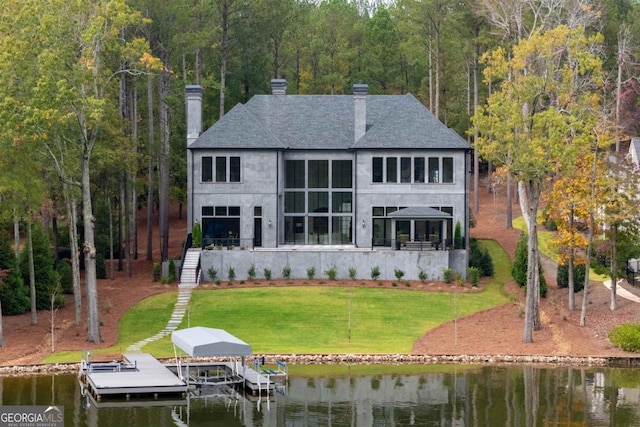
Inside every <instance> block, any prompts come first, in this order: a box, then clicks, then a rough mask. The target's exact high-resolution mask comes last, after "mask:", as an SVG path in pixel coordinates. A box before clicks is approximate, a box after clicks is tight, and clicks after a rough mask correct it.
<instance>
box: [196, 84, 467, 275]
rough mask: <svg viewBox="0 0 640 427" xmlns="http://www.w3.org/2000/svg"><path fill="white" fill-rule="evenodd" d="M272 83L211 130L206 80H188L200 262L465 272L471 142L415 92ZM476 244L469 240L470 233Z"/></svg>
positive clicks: (242, 267) (302, 269)
mask: <svg viewBox="0 0 640 427" xmlns="http://www.w3.org/2000/svg"><path fill="white" fill-rule="evenodd" d="M286 86H287V84H286V81H285V80H272V82H271V87H272V94H271V95H256V96H254V97H253V98H251V100H249V102H247V103H246V104H238V105H236V106H235V107H234V108H233V109H232V110H231V111H229V112H228V113H227V114H225V116H224V117H223V118H222V119H220V120H219V121H218V122H217V123H216V124H215V125H213V126H212V127H211V128H209V129H207V130H206V131H204V132H202V117H201V116H202V105H201V103H202V88H201V87H200V86H188V87H187V88H186V98H187V168H188V214H187V217H188V218H187V221H188V224H187V226H188V229H189V230H191V229H192V227H193V225H194V224H195V222H196V221H197V222H199V224H200V226H201V228H202V234H203V251H202V253H201V255H200V263H201V267H202V271H203V272H206V271H207V270H208V268H209V267H214V268H216V269H217V270H218V272H219V273H220V274H219V277H224V273H225V272H226V271H227V269H228V267H230V266H231V267H233V268H234V270H235V271H236V272H237V275H238V276H237V277H238V278H243V275H244V274H245V272H246V271H247V269H248V268H249V266H250V265H252V264H253V265H254V266H255V269H256V271H257V274H258V276H259V275H260V273H261V272H262V271H264V268H268V269H270V270H271V271H272V272H273V275H274V277H278V276H279V275H280V272H281V271H282V269H283V268H284V267H285V266H289V267H290V268H291V270H292V277H306V271H307V269H308V268H310V267H314V268H315V269H316V271H317V277H321V276H322V275H323V272H324V271H326V270H327V269H330V268H332V267H336V269H337V270H338V276H339V277H348V270H349V268H350V267H352V268H355V270H356V271H357V276H359V278H369V277H370V271H371V269H372V268H374V267H377V268H378V269H380V271H381V276H380V278H382V279H393V278H394V271H395V269H401V270H403V271H404V272H405V276H404V277H405V278H406V279H417V278H418V276H419V273H420V272H421V271H422V272H424V273H426V274H427V275H428V276H429V277H430V278H432V279H438V278H441V277H442V272H443V270H444V269H445V268H452V269H453V270H454V271H458V272H460V273H461V274H462V275H463V276H464V274H465V271H466V266H467V258H468V257H467V251H466V250H465V249H460V248H455V247H454V244H453V237H454V232H455V228H456V225H457V224H460V227H461V231H462V233H461V234H462V236H463V240H464V238H466V236H468V234H469V233H468V223H469V221H468V220H469V218H468V214H469V209H468V190H469V173H468V171H469V157H470V151H471V147H470V146H469V144H468V143H467V142H466V141H465V140H464V139H463V138H461V137H460V136H459V135H458V134H456V133H455V132H454V131H453V130H451V129H449V128H447V127H446V126H444V124H443V123H441V122H440V121H439V120H438V119H437V118H435V117H434V116H433V115H432V114H431V112H429V110H427V109H426V108H425V107H424V106H423V105H422V104H421V103H420V102H419V101H418V100H417V99H416V98H415V97H414V96H413V95H411V94H407V95H368V86H367V85H366V84H356V85H354V87H353V95H287V94H286ZM462 247H463V248H464V247H466V241H465V243H464V244H463V245H462Z"/></svg>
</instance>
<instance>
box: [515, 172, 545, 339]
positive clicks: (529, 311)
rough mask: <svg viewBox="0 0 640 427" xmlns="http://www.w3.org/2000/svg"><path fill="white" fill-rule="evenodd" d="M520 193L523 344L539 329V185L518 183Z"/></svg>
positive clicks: (535, 183)
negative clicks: (525, 248) (523, 229)
mask: <svg viewBox="0 0 640 427" xmlns="http://www.w3.org/2000/svg"><path fill="white" fill-rule="evenodd" d="M518 189H519V191H520V208H521V209H522V216H523V217H524V220H525V223H526V224H527V230H528V232H527V244H528V260H527V295H526V306H525V322H524V336H523V341H524V342H525V343H530V342H533V330H534V328H536V327H540V325H541V322H540V312H539V307H538V305H539V295H540V274H539V271H538V263H539V259H538V232H537V225H536V212H537V211H538V201H539V199H540V185H539V183H537V182H535V181H529V182H528V183H527V185H525V183H524V182H522V181H520V182H518Z"/></svg>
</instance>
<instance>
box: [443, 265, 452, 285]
mask: <svg viewBox="0 0 640 427" xmlns="http://www.w3.org/2000/svg"><path fill="white" fill-rule="evenodd" d="M442 279H443V280H444V282H445V283H451V282H453V279H454V275H453V270H452V269H450V268H445V269H444V270H442Z"/></svg>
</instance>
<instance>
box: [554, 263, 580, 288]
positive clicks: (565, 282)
mask: <svg viewBox="0 0 640 427" xmlns="http://www.w3.org/2000/svg"><path fill="white" fill-rule="evenodd" d="M585 268H586V266H585V265H584V264H579V265H574V266H573V292H580V291H581V290H582V289H583V288H584V270H585ZM557 280H558V287H559V288H568V287H569V266H568V265H558V279H557Z"/></svg>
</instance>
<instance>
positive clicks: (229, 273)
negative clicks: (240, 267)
mask: <svg viewBox="0 0 640 427" xmlns="http://www.w3.org/2000/svg"><path fill="white" fill-rule="evenodd" d="M227 278H228V279H229V282H233V280H234V279H235V278H236V269H235V268H233V267H231V266H228V267H227Z"/></svg>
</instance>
